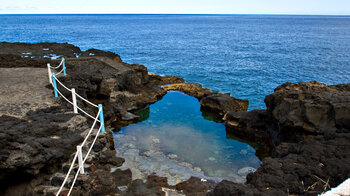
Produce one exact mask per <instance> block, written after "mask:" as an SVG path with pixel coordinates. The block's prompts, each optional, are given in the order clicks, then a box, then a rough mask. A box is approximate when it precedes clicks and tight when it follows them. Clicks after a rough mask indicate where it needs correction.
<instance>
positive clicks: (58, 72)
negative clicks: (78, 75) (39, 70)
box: [56, 69, 64, 76]
mask: <svg viewBox="0 0 350 196" xmlns="http://www.w3.org/2000/svg"><path fill="white" fill-rule="evenodd" d="M63 71H64V69H62V70H61V71H60V72H58V73H56V76H58V75H60V74H61V73H62V72H63Z"/></svg>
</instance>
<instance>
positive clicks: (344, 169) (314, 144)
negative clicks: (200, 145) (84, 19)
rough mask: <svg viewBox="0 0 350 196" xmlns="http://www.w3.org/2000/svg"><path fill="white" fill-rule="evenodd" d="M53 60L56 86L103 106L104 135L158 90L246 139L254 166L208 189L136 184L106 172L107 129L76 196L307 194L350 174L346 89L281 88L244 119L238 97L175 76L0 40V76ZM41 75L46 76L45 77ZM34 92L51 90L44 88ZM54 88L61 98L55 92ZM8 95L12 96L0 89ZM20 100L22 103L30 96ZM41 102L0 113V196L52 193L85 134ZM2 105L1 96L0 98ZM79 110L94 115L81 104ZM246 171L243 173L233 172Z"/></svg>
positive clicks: (70, 50)
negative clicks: (57, 69)
mask: <svg viewBox="0 0 350 196" xmlns="http://www.w3.org/2000/svg"><path fill="white" fill-rule="evenodd" d="M61 57H65V58H66V59H67V61H66V66H67V73H68V75H67V76H65V77H60V78H59V79H60V80H61V81H62V82H63V83H64V84H65V85H66V86H68V87H69V88H71V87H74V88H76V91H77V92H78V93H79V94H80V95H82V96H83V97H86V98H88V99H89V100H90V101H92V102H94V103H96V104H103V106H104V112H105V119H106V123H107V124H111V125H113V126H112V127H114V130H113V131H118V130H119V128H120V127H122V126H126V125H128V124H130V123H134V122H137V121H138V118H139V117H138V116H137V115H136V113H135V112H136V111H137V110H139V109H142V108H144V107H145V106H147V105H149V104H152V103H154V102H156V101H158V100H160V99H161V98H162V97H163V96H164V95H165V94H166V92H167V91H170V90H177V91H181V92H184V93H186V94H188V95H191V96H194V97H196V98H197V99H198V100H199V101H200V103H201V106H202V108H203V111H204V110H209V111H211V112H214V113H216V114H217V115H218V116H219V117H220V118H221V117H223V121H224V123H225V125H226V129H227V135H228V136H229V135H233V136H234V137H235V138H239V139H242V140H244V141H246V142H248V143H249V144H251V145H252V146H253V147H255V148H256V149H257V151H256V154H257V156H258V157H261V158H262V159H263V160H262V165H261V167H260V168H258V169H257V171H255V172H252V173H250V174H248V176H247V182H246V183H245V184H237V183H233V182H230V181H226V180H224V181H222V182H221V183H219V184H217V185H216V184H213V183H212V182H210V181H205V180H201V179H197V178H190V179H189V180H188V181H185V182H182V183H180V184H177V185H176V186H170V185H169V184H168V183H167V179H166V178H165V179H164V178H162V177H158V176H155V175H150V176H149V177H148V179H147V180H146V181H145V182H144V181H142V180H134V181H132V178H131V175H132V173H131V171H130V170H119V169H117V170H116V171H114V172H112V173H111V172H110V168H111V167H113V166H120V165H121V164H122V163H123V159H122V158H117V157H116V156H115V152H114V151H113V150H114V148H113V139H112V138H111V133H110V132H109V134H105V135H102V136H101V137H100V138H99V140H98V142H97V144H96V147H95V148H94V153H93V155H92V157H91V159H90V160H89V164H88V165H87V168H86V169H87V171H89V172H88V173H89V174H88V175H85V176H84V175H83V176H80V177H79V179H78V184H77V185H76V187H75V188H74V193H75V194H77V195H107V194H112V193H113V194H115V193H118V194H120V195H162V194H164V190H165V189H164V188H166V189H169V190H168V191H171V190H173V191H175V190H176V191H182V193H185V194H186V195H205V194H207V195H269V194H270V195H288V194H300V195H302V194H303V195H314V194H318V193H321V192H323V191H324V189H325V188H327V187H328V186H330V187H334V186H337V185H338V184H339V183H341V182H342V181H344V180H345V179H347V178H349V177H350V166H349V165H350V157H349V153H350V142H349V141H350V100H349V99H350V84H340V85H332V86H328V85H325V84H321V83H317V82H310V83H299V84H293V83H285V84H283V85H281V86H279V87H277V88H276V89H275V92H274V93H273V94H271V95H268V96H267V97H266V99H265V103H266V106H267V109H266V110H253V111H248V112H247V111H246V110H247V108H248V101H247V100H242V99H237V98H233V97H231V96H230V95H228V94H224V93H214V92H212V91H211V90H210V89H206V88H203V87H202V86H201V85H200V84H197V83H185V82H184V80H183V79H182V78H179V77H175V76H164V77H162V76H158V75H155V74H150V73H148V71H147V68H146V67H145V66H143V65H137V64H132V65H130V64H127V63H124V62H123V61H122V60H121V59H120V56H119V55H117V54H114V53H112V52H105V51H101V50H96V49H90V50H87V51H81V50H80V49H79V48H78V47H75V46H73V45H70V44H57V43H39V44H25V43H0V70H6V71H8V72H11V70H12V71H13V72H15V71H23V70H24V68H26V71H28V72H30V70H31V69H39V70H40V69H42V71H43V73H45V69H46V63H51V64H52V65H55V64H58V63H59V60H56V58H61ZM9 69H10V70H9ZM33 76H35V74H34V75H33ZM40 77H41V76H39V75H38V76H37V80H39V79H40ZM42 77H44V78H46V79H47V75H44V76H42ZM8 80H11V77H9V79H8ZM28 82H30V80H28ZM4 83H6V81H4ZM40 84H41V83H40ZM18 85H19V84H18ZM21 85H24V86H25V85H26V84H25V83H24V84H21ZM12 88H13V89H15V88H16V86H13V87H12ZM42 88H49V89H50V88H51V86H50V85H49V83H47V85H46V86H45V85H43V86H42ZM2 90H3V89H2ZM59 90H61V91H62V93H63V94H64V95H67V96H69V92H65V90H64V89H63V88H60V87H59ZM7 91H11V89H8V90H3V91H1V92H7ZM23 93H28V97H29V96H30V92H23ZM46 93H47V92H46ZM40 96H41V98H42V99H44V98H45V101H46V102H47V103H46V105H45V107H44V108H39V109H38V107H37V105H32V104H30V101H31V99H28V100H27V99H24V98H23V99H24V100H23V102H24V103H23V105H22V106H21V108H18V107H16V104H12V103H11V104H10V103H9V104H8V105H4V106H2V107H1V108H0V109H1V110H0V112H1V113H0V115H1V116H0V141H1V142H0V145H1V155H0V182H1V186H2V187H1V190H2V191H3V193H4V194H5V193H7V194H11V193H14V192H17V193H27V194H29V195H30V194H32V195H36V194H41V195H42V194H46V195H50V194H53V193H55V191H56V190H57V186H59V185H60V183H61V182H62V181H63V179H62V178H63V177H64V176H62V174H64V173H65V172H66V171H67V163H69V160H70V158H71V155H72V153H73V152H74V151H75V146H76V145H77V144H79V143H80V142H81V140H82V138H83V137H82V135H84V131H86V129H87V128H88V127H89V126H88V124H89V123H88V122H87V121H86V118H85V117H83V116H81V115H75V114H73V113H72V112H71V111H72V108H71V106H70V105H69V104H66V102H64V101H61V100H60V99H58V100H54V98H52V99H50V98H47V96H52V95H47V94H45V92H43V94H41V95H40ZM0 97H1V96H0ZM1 98H2V99H5V98H8V97H6V94H3V95H2V97H1ZM26 102H28V103H27V104H25V103H26ZM14 103H16V102H14ZM79 106H80V107H82V108H84V109H85V110H87V111H88V112H89V113H92V114H94V113H95V112H96V111H94V110H93V109H92V108H90V107H89V106H88V105H84V104H82V103H80V105H79ZM23 109H25V110H23ZM117 155H118V153H117ZM250 171H251V170H249V168H245V169H242V171H241V172H243V173H244V172H250ZM252 171H253V170H252ZM208 191H209V192H208ZM180 193H181V192H179V193H177V194H180Z"/></svg>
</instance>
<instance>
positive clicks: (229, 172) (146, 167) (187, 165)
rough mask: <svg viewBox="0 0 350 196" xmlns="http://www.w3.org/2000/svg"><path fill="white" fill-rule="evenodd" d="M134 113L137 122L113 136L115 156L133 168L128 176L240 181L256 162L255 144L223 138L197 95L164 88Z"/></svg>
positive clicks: (220, 126)
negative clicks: (161, 94) (159, 97)
mask: <svg viewBox="0 0 350 196" xmlns="http://www.w3.org/2000/svg"><path fill="white" fill-rule="evenodd" d="M202 114H203V116H202ZM138 115H139V116H140V121H141V122H139V123H137V124H131V125H129V126H127V127H123V128H122V129H121V131H120V132H118V133H115V135H114V137H115V147H116V149H117V152H118V156H121V157H124V158H125V159H126V163H125V164H124V165H123V167H126V168H131V169H132V171H133V178H145V177H146V176H147V175H148V174H151V173H152V172H155V173H157V174H158V175H160V176H165V177H168V179H169V183H171V184H175V183H178V182H180V181H183V180H186V179H188V178H189V177H190V176H196V177H200V178H207V179H211V180H215V181H220V180H221V179H228V180H232V181H235V182H244V181H245V176H246V175H247V174H248V173H249V172H251V171H254V170H255V169H256V168H257V167H259V165H260V160H259V159H258V158H257V157H256V156H255V149H254V148H253V147H251V146H250V145H249V144H247V143H244V142H240V141H237V140H234V139H228V138H227V136H226V131H225V126H224V125H223V124H222V123H217V122H214V121H211V120H215V121H218V120H217V118H215V116H212V115H210V114H209V113H205V112H203V113H202V112H201V110H200V104H199V102H198V100H197V99H196V98H193V97H191V96H188V95H185V94H183V93H179V92H168V94H167V95H165V96H164V97H163V99H162V100H161V101H158V102H157V103H155V104H153V105H151V106H150V107H148V108H145V109H143V110H141V111H139V112H138ZM207 119H210V120H207Z"/></svg>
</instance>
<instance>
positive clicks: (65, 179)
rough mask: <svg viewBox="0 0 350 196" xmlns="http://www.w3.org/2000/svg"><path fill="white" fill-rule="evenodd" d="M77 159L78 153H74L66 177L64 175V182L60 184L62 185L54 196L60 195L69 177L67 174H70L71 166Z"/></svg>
mask: <svg viewBox="0 0 350 196" xmlns="http://www.w3.org/2000/svg"><path fill="white" fill-rule="evenodd" d="M77 158H78V152H76V153H75V156H74V158H73V161H72V164H71V165H70V168H69V170H68V172H67V175H66V177H65V178H64V181H63V182H62V185H61V187H60V189H59V190H58V192H57V194H56V196H58V195H59V194H60V193H61V191H62V189H63V187H64V185H65V184H66V182H67V180H68V177H69V174H70V172H72V169H73V166H74V164H75V161H76V160H77ZM68 195H69V194H68Z"/></svg>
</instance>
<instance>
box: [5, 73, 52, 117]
mask: <svg viewBox="0 0 350 196" xmlns="http://www.w3.org/2000/svg"><path fill="white" fill-rule="evenodd" d="M47 85H49V80H48V75H47V69H45V68H34V69H33V68H0V103H1V104H0V116H1V115H4V114H6V115H9V116H13V117H23V116H24V115H25V114H26V113H27V112H28V111H29V110H37V109H44V108H48V107H51V106H56V105H58V104H57V103H56V102H55V98H54V96H53V91H52V89H49V88H46V86H47Z"/></svg>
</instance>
